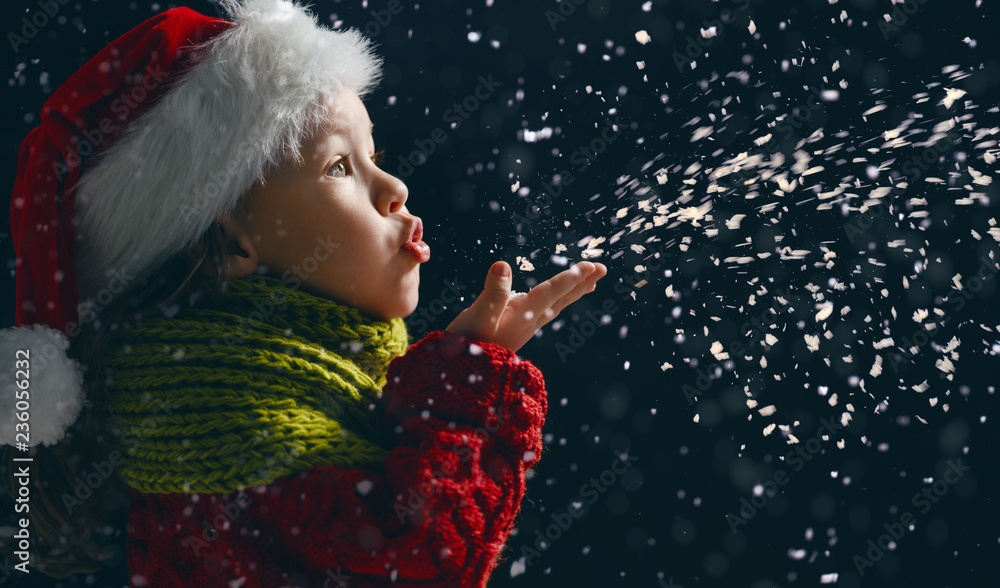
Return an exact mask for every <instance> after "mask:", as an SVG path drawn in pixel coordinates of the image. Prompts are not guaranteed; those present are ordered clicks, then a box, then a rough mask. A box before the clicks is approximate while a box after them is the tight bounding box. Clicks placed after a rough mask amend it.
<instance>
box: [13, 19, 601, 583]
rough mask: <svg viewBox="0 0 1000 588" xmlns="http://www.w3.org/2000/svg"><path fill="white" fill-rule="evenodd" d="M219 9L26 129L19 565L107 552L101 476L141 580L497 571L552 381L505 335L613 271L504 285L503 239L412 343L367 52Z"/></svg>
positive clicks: (345, 39)
mask: <svg viewBox="0 0 1000 588" xmlns="http://www.w3.org/2000/svg"><path fill="white" fill-rule="evenodd" d="M226 6H227V9H228V10H229V13H230V16H231V17H232V19H233V20H232V21H228V20H223V19H214V18H208V17H205V16H202V15H200V14H198V13H195V12H193V11H191V10H188V9H185V8H177V9H173V10H169V11H167V12H165V13H163V14H160V15H158V16H156V17H154V18H152V19H150V20H148V21H146V22H145V23H143V24H141V25H139V26H138V27H137V28H135V29H133V30H132V31H130V32H129V33H127V34H126V35H124V36H123V37H121V38H119V39H118V40H116V41H114V42H113V43H111V44H110V45H109V46H108V47H107V48H105V49H104V50H103V51H101V52H100V53H99V54H98V55H97V56H96V57H95V58H94V59H92V60H91V61H90V62H88V63H87V64H86V65H84V66H83V68H81V70H80V71H79V72H77V73H76V74H75V75H74V76H73V77H71V78H70V80H69V81H67V82H66V83H65V84H64V85H63V86H62V87H60V88H59V90H58V91H56V93H55V94H53V96H52V97H51V98H50V100H49V101H48V102H47V103H46V105H45V107H44V108H43V114H42V126H40V127H38V128H36V129H35V130H33V131H32V132H31V134H30V135H29V136H28V138H27V139H26V140H25V142H24V144H23V145H22V147H21V151H20V154H19V158H18V180H17V186H16V187H15V190H14V196H13V198H14V199H13V203H12V221H13V227H14V239H15V245H16V247H17V252H18V256H19V265H18V268H17V301H18V306H17V322H18V325H21V326H20V327H19V328H17V329H13V330H8V331H6V332H5V333H4V334H3V335H2V338H3V339H4V340H5V342H6V345H7V346H10V347H12V349H11V351H10V352H9V353H7V352H5V355H4V357H8V358H10V360H11V361H13V360H14V357H15V352H16V351H15V350H16V349H24V350H27V352H25V353H24V356H25V359H24V360H23V361H24V362H26V363H24V364H23V365H18V366H17V367H18V369H22V368H23V370H24V373H20V372H18V373H17V375H15V376H14V378H13V380H12V382H11V383H10V384H9V385H6V386H3V387H0V390H3V396H2V398H0V405H5V406H3V407H4V408H5V409H8V408H9V410H5V412H3V415H4V416H3V419H4V422H3V423H0V433H2V437H3V441H4V442H5V443H6V444H9V445H16V444H18V443H24V444H25V445H37V444H40V443H41V444H45V445H55V447H54V448H53V451H54V453H51V452H38V453H37V457H38V463H39V464H45V465H40V466H39V469H37V470H36V471H35V472H34V473H33V474H32V475H34V476H36V479H35V480H34V481H33V486H32V487H31V492H33V493H36V496H39V495H40V497H45V498H46V500H44V501H43V500H41V499H40V498H36V499H35V500H33V501H32V503H31V510H30V525H31V526H30V527H29V530H30V531H31V532H32V533H35V535H32V537H37V538H38V539H39V540H38V541H36V540H35V539H32V543H31V546H32V547H31V551H32V553H33V555H32V556H31V561H30V563H31V565H32V566H33V567H35V568H36V569H41V570H43V571H45V572H46V573H49V574H50V575H54V576H64V575H68V574H70V573H73V572H76V571H94V570H96V569H98V567H99V566H98V562H100V561H102V560H107V559H112V560H113V559H114V549H113V548H111V551H110V555H109V554H108V552H107V551H102V549H103V547H102V545H101V544H102V543H109V542H113V538H109V539H102V538H101V537H100V536H99V535H98V534H97V533H98V531H97V530H98V529H101V528H104V527H105V526H107V518H108V517H110V512H111V511H113V510H114V508H113V507H114V504H115V498H114V497H115V493H116V492H117V493H120V494H122V499H123V500H124V501H125V502H126V503H127V505H128V510H127V521H128V526H127V537H126V539H125V543H126V553H125V559H126V561H127V565H128V568H129V583H130V585H131V586H170V587H176V586H242V587H271V586H302V587H305V586H324V587H328V586H352V587H354V586H357V587H361V586H390V585H392V586H418V585H419V586H441V587H446V586H447V587H455V586H470V587H481V586H485V584H486V581H487V579H488V577H489V575H490V573H491V571H492V570H493V569H494V568H495V567H496V565H497V564H498V556H499V555H500V552H501V550H502V548H503V544H504V542H505V541H506V539H507V537H508V535H509V533H510V532H511V530H512V528H513V524H514V520H515V517H516V515H517V513H518V509H519V507H520V502H521V499H522V498H523V496H524V491H525V472H526V471H527V470H528V469H529V468H530V467H532V466H533V465H534V464H535V463H537V462H538V460H539V458H540V455H541V451H542V443H541V427H542V423H543V421H544V417H545V412H546V408H547V404H546V394H545V389H544V385H543V380H542V375H541V373H540V372H539V371H538V370H537V369H536V368H535V367H534V366H532V365H531V364H530V363H529V362H527V361H523V360H521V359H520V358H518V357H517V356H516V355H515V353H516V352H517V351H518V349H520V347H521V346H522V345H523V344H524V343H525V342H527V341H528V340H529V339H530V338H531V337H532V336H533V334H534V333H535V332H536V331H537V329H539V328H540V327H542V326H543V325H545V324H547V323H548V322H549V321H551V320H552V319H553V318H555V316H557V315H558V313H559V312H561V311H562V309H564V308H565V307H566V306H567V305H569V304H570V303H572V302H573V301H575V300H577V299H579V298H580V297H581V296H582V295H583V294H585V293H587V292H589V291H592V290H593V288H594V285H595V283H596V282H597V280H598V279H600V278H601V277H602V276H604V275H605V273H606V269H605V268H604V266H602V265H600V264H593V263H589V262H584V263H580V264H578V265H576V266H574V267H573V268H571V269H569V270H567V271H564V272H562V273H560V274H559V275H557V276H556V277H554V278H552V279H551V280H549V281H547V282H544V283H543V284H540V285H539V286H538V287H536V288H534V289H533V290H532V291H531V292H529V293H527V294H520V295H512V294H511V290H510V288H511V275H510V274H511V272H510V267H509V266H508V265H507V264H506V263H504V262H497V263H495V264H494V265H493V267H492V268H491V271H490V272H489V274H488V276H487V278H486V285H485V289H484V291H483V293H482V294H481V295H480V296H479V297H478V298H477V299H476V301H475V302H474V303H473V304H472V305H471V306H470V307H469V308H468V309H466V310H465V311H464V312H462V313H461V314H460V315H459V316H458V317H457V318H456V319H455V321H454V322H452V323H451V325H449V327H448V329H447V331H443V332H442V331H438V332H432V333H430V334H429V335H427V336H426V337H425V338H423V339H422V340H420V341H419V342H417V343H415V344H413V345H409V338H408V333H407V331H406V327H405V324H404V322H403V320H402V317H405V316H407V315H409V314H410V313H412V312H413V311H414V309H415V308H416V306H417V288H418V284H419V271H420V269H419V268H420V264H421V263H424V262H426V261H427V260H428V259H429V257H430V250H429V248H428V247H427V245H426V244H425V243H424V242H423V241H422V234H423V228H422V223H421V221H420V219H418V218H416V217H414V216H412V215H411V214H410V213H409V212H408V210H407V207H406V203H407V197H408V195H407V190H406V186H405V185H404V184H403V183H402V182H401V181H400V180H398V179H397V178H395V177H393V176H391V175H389V174H388V173H386V172H385V171H383V170H382V169H380V168H379V167H378V166H377V161H376V160H377V156H376V153H375V148H374V142H373V139H372V124H371V121H370V119H369V117H368V113H367V111H366V109H365V107H364V105H363V103H362V102H361V100H360V97H362V96H364V95H365V94H366V93H368V92H369V91H370V90H371V89H372V87H373V86H374V84H375V83H376V82H377V79H378V76H379V68H380V62H379V60H378V59H376V58H375V57H374V56H373V54H372V52H371V49H370V47H369V43H368V41H367V40H365V39H364V38H363V37H361V36H360V35H358V34H357V33H355V32H353V31H347V32H334V31H329V30H326V29H325V28H323V27H320V26H318V25H317V24H316V21H315V19H314V17H311V16H310V15H308V14H307V13H306V12H305V11H304V9H302V8H301V7H299V6H297V5H294V4H292V3H290V2H288V1H285V0H248V1H246V2H245V3H243V4H235V3H233V2H230V3H227V5H226ZM75 241H79V243H75ZM78 299H79V300H82V301H84V302H82V303H81V304H80V305H79V313H78V307H77V300H78ZM63 334H65V335H66V337H68V338H69V339H72V341H73V344H72V346H69V345H68V342H67V338H66V337H63ZM67 347H69V350H68V353H69V355H72V356H73V357H74V359H75V361H72V360H70V359H69V358H68V357H67V356H66V355H65V354H63V355H61V356H60V353H57V352H62V351H64V350H66V348H67ZM404 353H405V354H404ZM60 357H61V359H60ZM19 359H20V358H19ZM81 365H82V366H84V369H83V372H81V368H80V366H81ZM84 376H85V377H84ZM20 382H24V384H23V385H22V384H21V383H20ZM83 385H85V386H86V388H87V394H86V398H87V400H86V402H84V400H83V398H82V391H81V387H82V386H83ZM24 389H27V390H28V393H26V394H24V395H23V398H26V399H28V402H29V403H30V406H29V404H28V403H25V404H17V399H22V395H18V397H17V399H15V390H24ZM84 405H86V406H88V407H90V408H89V410H87V411H86V412H85V413H84V414H85V417H86V418H83V419H78V418H77V417H78V415H79V413H80V412H81V410H82V406H84ZM18 411H23V412H28V413H30V414H29V415H28V418H27V423H28V425H30V427H29V426H18V425H19V423H20V424H22V425H23V422H22V421H24V419H20V418H19V417H18V418H15V416H13V415H14V414H15V413H17V412H18ZM8 414H10V415H12V416H10V417H7V416H6V415H8ZM8 419H9V421H8ZM73 423H76V424H75V425H73V427H72V429H71V428H70V425H72V424H73ZM67 433H68V434H67ZM70 440H72V441H73V443H74V446H72V447H71V446H70V443H69V441H70ZM91 444H92V445H93V447H91ZM23 447H24V446H23V445H22V446H21V448H22V452H18V453H15V454H13V455H8V456H7V457H26V456H28V455H30V454H28V453H24V452H23ZM79 454H82V455H85V457H84V459H79V458H76V457H74V456H76V455H79ZM50 462H52V463H54V464H55V465H53V466H52V467H55V468H58V469H46V467H47V466H48V465H49V463H50ZM4 463H5V464H7V463H11V462H10V461H9V459H8V460H5V461H4ZM94 475H96V476H97V478H94V477H93V476H94ZM81 476H83V477H85V479H87V480H88V481H87V484H88V485H89V487H91V488H95V486H96V489H97V493H99V494H101V495H102V499H101V500H98V499H97V497H96V496H94V497H90V498H88V497H86V496H84V497H81V496H80V493H79V492H74V491H73V490H70V488H71V486H72V481H73V480H79V479H81ZM39 477H44V482H45V483H46V484H47V486H46V487H45V488H43V487H42V486H41V484H39V481H40V480H39V479H38V478H39ZM94 479H96V480H98V482H96V483H94V484H92V483H91V480H94ZM5 482H6V483H7V484H8V485H9V488H8V489H9V490H11V491H12V492H13V491H14V490H16V483H15V482H13V481H12V480H11V479H5ZM61 487H62V489H63V490H64V491H63V492H62V494H61V495H60V494H59V493H58V492H59V489H60V488H61ZM43 505H45V506H46V507H48V508H43ZM58 505H62V507H63V508H62V509H61V510H60V509H59V508H57V506H58ZM43 541H44V543H43ZM14 549H18V546H17V545H15V546H14ZM14 549H11V550H10V551H11V555H10V557H11V560H12V561H13V562H14V563H17V562H18V561H23V557H25V556H21V555H20V553H14ZM19 551H20V552H25V553H26V551H25V550H24V548H23V547H21V548H20V549H19ZM19 558H20V559H19Z"/></svg>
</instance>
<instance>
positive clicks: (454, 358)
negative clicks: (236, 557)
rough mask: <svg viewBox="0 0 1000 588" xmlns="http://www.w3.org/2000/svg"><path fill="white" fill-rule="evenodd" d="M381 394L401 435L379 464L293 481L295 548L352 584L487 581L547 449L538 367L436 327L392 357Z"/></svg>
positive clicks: (392, 427) (329, 469) (389, 421)
mask: <svg viewBox="0 0 1000 588" xmlns="http://www.w3.org/2000/svg"><path fill="white" fill-rule="evenodd" d="M382 402H383V405H384V407H385V426H386V427H387V428H388V429H389V431H390V432H391V435H392V436H394V437H395V441H396V444H395V447H394V449H393V450H392V451H390V453H389V456H388V458H387V459H386V462H385V467H384V470H383V472H378V473H376V472H369V471H364V470H343V469H340V468H336V467H333V466H325V467H320V468H314V469H313V470H310V471H309V472H307V474H308V475H306V476H301V477H298V478H294V479H293V480H291V481H290V482H289V483H288V484H287V488H286V492H290V493H291V495H290V496H287V495H286V496H285V499H286V500H291V501H292V502H293V504H294V507H293V508H295V509H296V513H295V514H296V517H295V525H293V527H295V526H297V527H298V528H299V532H298V533H295V532H293V531H294V529H290V530H289V533H290V534H289V537H288V540H289V543H290V548H291V550H292V551H293V552H295V551H298V552H299V553H301V554H302V556H303V557H305V558H307V559H308V560H309V561H308V562H305V563H306V565H307V567H310V568H323V567H335V566H343V567H342V570H343V573H344V574H345V575H348V576H349V577H351V578H354V581H353V582H351V583H348V585H351V586H354V585H356V584H357V583H360V585H367V584H368V583H370V584H372V585H377V586H383V585H384V586H389V585H394V586H400V585H403V586H411V585H420V586H441V587H446V586H447V587H457V586H469V587H478V586H484V585H485V582H486V579H487V578H488V577H489V575H490V572H492V570H493V568H494V567H495V566H496V565H497V564H498V561H497V557H498V556H499V554H500V552H501V549H502V548H503V545H504V542H505V541H506V540H507V537H508V535H509V534H510V532H511V530H512V527H513V524H514V520H515V517H516V515H517V513H518V510H519V508H520V503H521V500H522V498H523V497H524V491H525V472H526V471H527V469H528V468H530V467H531V466H533V465H534V464H535V463H536V462H537V461H538V459H539V457H540V454H541V450H542V435H541V429H542V424H543V421H544V419H545V413H546V410H547V402H546V394H545V389H544V383H543V380H542V375H541V372H539V371H538V369H537V368H535V367H534V366H533V365H532V364H530V363H529V362H527V361H521V360H520V359H519V358H518V357H517V356H516V355H515V354H514V353H513V352H511V351H509V350H507V349H505V348H503V347H500V346H499V345H493V344H485V343H479V342H476V341H473V340H470V339H467V338H465V337H461V336H458V335H455V334H452V333H448V332H433V333H431V334H429V335H428V336H427V337H425V338H424V339H422V340H421V341H420V342H418V343H416V344H414V345H413V346H411V348H410V350H409V352H408V353H407V354H406V355H404V356H400V357H397V358H396V359H395V360H394V361H393V362H392V363H391V364H390V366H389V369H388V373H387V384H386V386H385V389H384V390H383V395H382ZM284 493H285V492H283V494H284ZM331 501H334V502H335V503H336V508H330V506H331Z"/></svg>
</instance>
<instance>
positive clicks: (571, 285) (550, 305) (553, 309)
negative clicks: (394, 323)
mask: <svg viewBox="0 0 1000 588" xmlns="http://www.w3.org/2000/svg"><path fill="white" fill-rule="evenodd" d="M607 273H608V269H607V268H606V267H605V266H604V265H603V264H600V263H591V262H589V261H583V262H580V263H578V264H576V265H574V266H573V267H571V268H569V269H568V270H565V271H563V272H560V273H559V274H558V275H556V276H555V277H553V278H551V279H548V280H546V281H544V282H542V283H541V284H539V285H537V286H535V287H534V288H532V289H531V290H530V291H529V292H527V293H523V294H512V293H511V282H512V277H511V272H510V268H509V266H508V265H507V264H506V262H503V261H499V262H497V263H495V264H493V267H492V268H491V270H490V272H489V274H488V275H487V277H486V286H485V288H484V289H483V293H482V294H480V295H479V297H478V298H476V301H475V302H473V303H472V305H471V306H469V308H467V309H465V310H464V311H462V313H461V314H459V315H458V316H457V317H455V320H454V321H452V322H451V324H450V325H448V329H447V330H448V331H450V332H453V333H458V334H460V335H466V336H468V337H471V338H473V339H478V340H479V341H483V342H484V343H496V344H497V345H502V346H503V347H506V348H507V349H510V350H511V351H515V352H516V351H517V350H519V349H520V348H521V347H522V346H523V345H524V344H525V343H527V342H528V341H529V340H531V338H532V337H533V336H534V334H535V332H536V331H538V329H540V328H542V327H543V326H545V325H546V324H548V323H549V322H550V321H552V320H553V319H554V318H556V317H557V316H559V313H560V312H562V311H563V309H564V308H566V307H567V306H569V305H570V304H572V303H573V302H576V301H577V300H579V299H580V298H581V297H582V296H583V295H584V294H587V293H588V292H592V291H593V290H594V288H595V284H596V283H597V280H600V279H601V278H603V277H604V276H605V275H607Z"/></svg>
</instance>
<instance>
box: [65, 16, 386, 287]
mask: <svg viewBox="0 0 1000 588" xmlns="http://www.w3.org/2000/svg"><path fill="white" fill-rule="evenodd" d="M223 5H224V6H225V8H226V9H227V11H228V12H229V15H230V18H231V19H232V20H233V22H234V23H235V25H234V26H232V27H230V28H229V29H227V30H225V31H224V32H222V33H220V34H219V35H217V36H216V37H214V38H212V39H211V40H210V41H208V42H207V43H205V44H204V45H203V47H202V49H203V50H204V51H205V53H204V58H203V59H202V61H200V62H199V63H198V65H196V66H195V67H193V68H191V70H190V71H189V72H188V73H187V74H185V75H184V77H183V79H181V80H180V81H176V80H173V79H168V80H166V81H163V82H160V83H169V84H171V87H170V89H169V90H167V91H165V93H164V95H162V96H160V98H159V99H158V101H157V102H156V103H155V104H154V105H153V106H152V107H151V108H150V109H149V110H148V111H146V112H144V113H142V114H141V115H139V116H138V117H136V119H135V120H134V121H132V122H131V123H130V124H129V125H128V127H127V128H126V129H125V130H124V131H123V133H122V134H121V136H119V137H118V139H117V140H115V142H114V143H113V144H112V145H110V146H108V147H107V148H106V149H105V151H104V152H103V153H102V154H100V155H99V156H97V157H95V162H96V163H95V164H94V165H93V167H91V168H90V169H89V170H88V171H86V172H85V173H84V174H82V176H81V178H80V181H79V184H78V188H77V189H78V192H77V198H76V213H77V217H78V220H79V224H78V233H77V234H78V240H79V243H78V244H77V248H76V249H77V251H76V252H75V254H74V261H73V263H74V269H75V274H76V277H77V281H78V285H79V291H80V299H81V300H84V299H87V298H92V297H94V296H95V295H96V293H97V292H98V291H100V290H101V288H102V287H104V284H105V282H106V281H107V279H108V278H109V277H110V276H111V275H112V273H113V272H118V273H119V275H122V276H126V277H140V278H141V277H143V276H145V275H147V274H148V272H150V271H152V270H154V269H156V268H157V267H158V266H159V265H160V264H162V263H163V262H165V261H166V260H167V259H169V258H170V257H171V256H172V255H175V254H176V253H178V252H180V251H183V250H184V249H186V248H187V247H189V246H191V245H193V244H195V243H196V242H197V241H198V239H199V237H200V236H201V235H203V234H204V233H205V232H206V231H207V230H208V229H209V227H210V226H211V224H212V222H213V221H214V220H215V218H216V217H217V216H219V215H220V214H223V213H229V212H232V211H233V210H234V208H235V207H236V204H237V203H238V201H239V199H240V197H241V196H242V195H244V194H246V193H247V192H248V191H249V189H250V188H251V186H252V185H253V183H254V182H255V181H258V180H260V179H262V178H263V177H264V176H265V174H266V173H267V172H268V171H269V169H270V166H272V165H275V164H277V163H279V162H280V161H282V160H284V158H286V157H289V156H290V157H291V158H292V159H293V160H295V161H301V155H300V149H301V145H302V143H303V141H304V139H306V138H307V134H308V133H309V132H311V131H312V130H314V129H317V128H318V127H319V126H320V124H321V123H322V121H323V120H325V118H326V112H325V106H324V104H325V103H326V100H327V99H328V98H330V97H331V96H333V95H334V94H336V93H337V92H339V91H340V90H343V89H345V88H346V89H350V90H353V91H354V92H356V93H357V94H358V95H359V96H363V95H365V94H367V93H368V92H369V91H370V90H371V89H372V88H373V87H374V86H375V84H376V83H377V82H378V80H379V77H380V76H381V60H380V59H379V58H378V57H376V56H375V55H374V53H373V50H372V48H371V44H370V41H369V40H368V39H367V38H365V37H364V36H362V35H361V34H360V33H359V32H357V31H355V30H346V31H332V30H329V29H326V28H324V27H322V26H319V25H318V24H317V21H316V17H315V16H313V15H310V14H309V13H307V12H306V11H305V9H304V8H303V7H301V6H299V5H297V4H294V3H292V2H289V1H287V0H247V1H245V2H242V3H238V2H236V1H235V0H223Z"/></svg>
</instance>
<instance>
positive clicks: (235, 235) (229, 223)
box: [215, 214, 260, 278]
mask: <svg viewBox="0 0 1000 588" xmlns="http://www.w3.org/2000/svg"><path fill="white" fill-rule="evenodd" d="M215 220H216V223H217V224H218V226H219V231H220V232H221V233H222V238H223V240H224V242H225V255H226V258H227V259H228V261H229V268H230V270H231V276H230V277H233V278H247V277H250V276H252V275H253V274H255V273H256V272H257V266H258V265H259V263H260V259H259V256H258V255H257V249H256V248H255V247H254V244H253V240H252V239H251V238H250V234H249V232H247V231H246V230H245V229H244V227H243V226H242V223H239V222H238V221H236V220H234V219H233V218H232V217H231V216H230V215H228V214H222V215H219V216H218V217H217V218H216V219H215Z"/></svg>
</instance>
